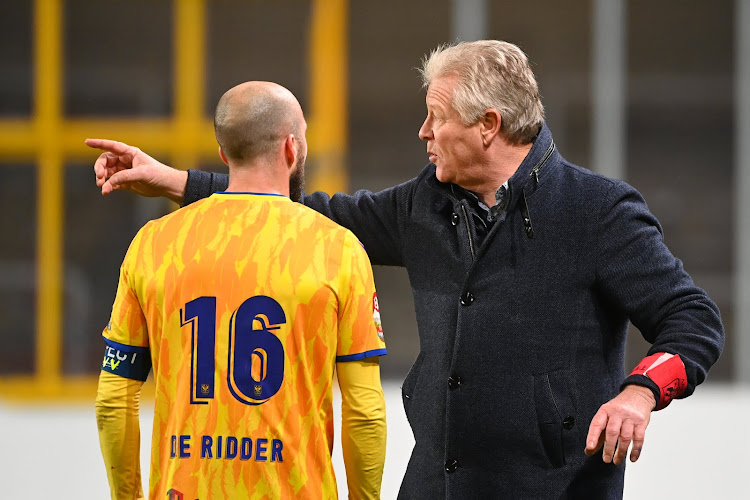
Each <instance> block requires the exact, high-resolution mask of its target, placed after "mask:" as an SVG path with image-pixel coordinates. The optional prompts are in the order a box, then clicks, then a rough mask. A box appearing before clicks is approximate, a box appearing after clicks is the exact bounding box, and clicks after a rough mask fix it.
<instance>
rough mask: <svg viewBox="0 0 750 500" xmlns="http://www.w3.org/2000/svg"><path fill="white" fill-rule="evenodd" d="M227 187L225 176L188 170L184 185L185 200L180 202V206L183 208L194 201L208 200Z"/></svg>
mask: <svg viewBox="0 0 750 500" xmlns="http://www.w3.org/2000/svg"><path fill="white" fill-rule="evenodd" d="M227 186H229V176H228V175H227V174H217V173H214V172H204V171H202V170H192V169H188V180H187V184H186V185H185V198H184V199H183V200H182V206H183V207H185V206H187V205H190V204H191V203H193V202H194V201H198V200H201V199H203V198H208V197H209V196H211V195H212V194H213V193H215V192H217V191H224V190H225V189H226V188H227Z"/></svg>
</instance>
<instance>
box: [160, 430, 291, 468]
mask: <svg viewBox="0 0 750 500" xmlns="http://www.w3.org/2000/svg"><path fill="white" fill-rule="evenodd" d="M283 450H284V443H282V442H281V440H280V439H267V438H257V439H251V438H249V437H242V438H237V437H234V436H206V435H204V436H200V438H198V439H193V436H191V435H180V436H172V453H171V454H170V458H190V457H192V456H193V453H199V454H200V458H201V459H217V458H220V459H224V460H232V459H236V460H254V461H256V462H283V461H284V457H283V455H282V453H283Z"/></svg>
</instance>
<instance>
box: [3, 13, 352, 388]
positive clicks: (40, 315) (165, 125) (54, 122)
mask: <svg viewBox="0 0 750 500" xmlns="http://www.w3.org/2000/svg"><path fill="white" fill-rule="evenodd" d="M207 1H209V0H173V17H174V24H175V29H174V37H175V39H174V44H173V45H174V48H175V57H174V61H175V67H174V75H175V78H174V82H175V88H174V92H173V95H174V116H172V117H170V118H164V119H107V118H102V119H82V120H74V119H67V118H66V117H65V116H63V112H62V111H63V110H62V93H63V89H64V85H63V71H64V66H63V57H62V51H63V43H62V41H63V33H62V19H63V15H62V14H63V0H35V1H34V6H33V8H34V30H33V32H34V40H33V43H34V50H33V57H34V61H33V67H34V75H35V81H34V92H33V96H34V107H33V112H32V116H31V117H30V118H29V119H28V120H23V119H9V120H1V119H0V161H17V160H18V161H32V162H34V163H35V164H36V168H37V169H38V172H39V174H38V175H37V179H38V184H37V193H36V200H37V228H38V229H37V238H36V262H37V264H36V266H37V285H36V294H37V308H36V369H35V374H34V375H33V376H31V377H29V376H6V377H2V378H0V397H2V398H4V399H6V400H8V399H10V400H18V399H23V400H35V399H36V400H41V399H44V400H45V401H49V400H50V399H65V400H70V399H93V397H94V394H95V391H96V379H95V377H91V376H88V377H69V376H67V377H66V376H64V374H63V373H62V363H61V356H62V346H63V344H62V336H63V310H62V307H63V296H62V295H63V286H62V284H63V283H62V280H63V276H62V273H63V233H64V226H65V220H64V194H65V184H64V176H63V168H64V165H65V164H66V163H67V162H71V161H76V160H79V161H80V160H83V161H84V163H85V162H87V161H90V162H91V164H92V165H93V161H94V159H95V158H96V156H97V154H96V153H95V152H93V151H92V150H90V149H88V148H87V147H86V146H85V145H84V144H83V140H84V139H85V138H87V137H104V138H113V139H117V140H121V141H123V142H127V143H130V144H135V145H138V146H139V147H140V148H142V149H144V150H146V151H149V152H151V153H154V154H159V155H164V156H168V157H169V158H170V161H171V163H172V164H173V165H174V166H177V167H179V168H183V169H187V168H195V167H196V166H197V165H198V164H199V162H201V161H213V160H215V158H216V155H217V146H216V141H215V140H214V134H213V121H212V117H206V116H203V113H202V109H203V102H204V92H205V69H204V68H205V64H204V59H205V47H206V29H205V24H204V23H205V21H204V20H205V18H206V16H205V10H206V2H207ZM312 3H313V8H312V18H311V26H310V40H309V47H310V52H309V59H310V61H309V62H310V64H309V68H310V72H311V74H310V85H311V89H310V97H311V106H310V109H308V110H307V119H308V144H309V158H310V159H311V160H312V161H311V163H313V164H314V165H316V166H317V168H315V169H311V170H312V171H311V172H310V175H311V179H310V182H309V183H308V184H309V185H310V186H311V188H312V189H313V190H318V189H321V190H324V191H327V192H329V193H332V192H337V191H344V190H345V189H346V186H347V181H348V179H347V173H346V169H345V167H344V158H345V156H346V147H347V142H348V138H347V96H348V88H347V73H348V68H347V57H348V54H347V48H348V40H347V31H346V28H347V17H348V4H347V0H312ZM91 178H92V189H96V187H95V186H94V182H93V175H92V176H91ZM103 203H106V202H104V201H103ZM91 334H92V335H96V334H97V332H91Z"/></svg>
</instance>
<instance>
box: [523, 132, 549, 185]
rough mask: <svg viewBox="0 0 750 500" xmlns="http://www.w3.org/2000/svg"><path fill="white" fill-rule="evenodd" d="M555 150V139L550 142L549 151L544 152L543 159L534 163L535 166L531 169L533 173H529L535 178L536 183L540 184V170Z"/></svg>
mask: <svg viewBox="0 0 750 500" xmlns="http://www.w3.org/2000/svg"><path fill="white" fill-rule="evenodd" d="M554 150H555V143H554V141H553V142H551V143H550V145H549V147H548V148H547V151H546V152H545V153H544V156H542V157H541V159H540V160H539V161H538V162H537V163H536V165H534V168H532V169H531V174H529V175H530V176H531V177H533V178H534V185H537V184H539V170H541V169H542V167H543V166H544V164H545V163H547V160H549V157H550V156H552V152H553V151H554Z"/></svg>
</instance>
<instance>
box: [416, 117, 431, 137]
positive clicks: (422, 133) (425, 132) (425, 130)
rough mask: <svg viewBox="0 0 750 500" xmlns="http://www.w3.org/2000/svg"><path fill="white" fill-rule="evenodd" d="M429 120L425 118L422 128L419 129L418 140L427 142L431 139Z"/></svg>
mask: <svg viewBox="0 0 750 500" xmlns="http://www.w3.org/2000/svg"><path fill="white" fill-rule="evenodd" d="M429 120H430V119H429V118H427V119H426V120H425V121H424V123H422V126H421V127H419V138H420V139H422V140H423V141H428V140H430V139H431V138H432V128H431V127H430V124H429V123H428V122H429Z"/></svg>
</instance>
